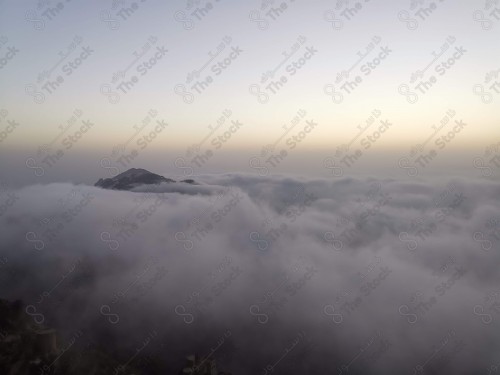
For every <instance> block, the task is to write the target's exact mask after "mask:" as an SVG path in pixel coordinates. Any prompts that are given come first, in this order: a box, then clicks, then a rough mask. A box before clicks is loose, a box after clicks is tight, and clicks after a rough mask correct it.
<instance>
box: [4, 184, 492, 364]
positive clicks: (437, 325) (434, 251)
mask: <svg viewBox="0 0 500 375" xmlns="http://www.w3.org/2000/svg"><path fill="white" fill-rule="evenodd" d="M499 198H500V185H499V184H498V183H495V182H490V181H486V180H476V181H473V180H465V179H452V180H443V181H432V182H431V181H417V180H414V181H399V180H394V179H387V180H383V179H353V178H343V179H336V180H326V179H314V180H313V179H303V178H298V177H284V176H275V177H258V176H255V175H249V174H226V175H213V176H206V177H205V178H204V179H203V181H202V183H201V184H200V185H188V184H177V183H176V184H164V185H158V186H143V187H140V188H136V189H135V190H134V192H127V191H109V190H103V189H99V188H95V187H91V186H85V185H72V184H49V185H34V186H29V187H24V188H22V189H18V190H4V191H2V192H1V195H0V205H1V208H2V210H1V211H0V214H1V215H0V238H1V240H0V260H1V262H0V265H1V267H0V296H1V297H2V298H7V299H11V300H14V299H21V300H23V302H24V303H25V305H26V312H27V313H28V315H29V316H31V317H32V318H33V320H34V322H35V323H40V324H41V325H45V326H53V327H57V328H58V329H59V330H60V331H61V332H63V334H62V337H61V342H62V343H64V340H65V337H64V332H66V333H67V334H68V335H69V334H70V333H71V332H73V331H76V330H79V331H81V332H83V333H84V337H87V338H91V339H92V342H95V343H97V345H99V346H102V347H103V348H104V349H105V350H106V351H107V352H108V354H109V355H110V356H114V358H115V359H116V361H118V362H120V363H124V364H125V363H127V362H128V363H129V364H133V365H135V366H142V362H144V361H142V362H141V358H143V357H144V356H146V353H148V355H149V356H150V357H154V358H156V360H158V361H163V362H164V363H165V366H167V367H166V368H179V366H181V364H182V362H183V358H184V356H185V355H187V354H190V353H197V354H198V355H200V356H202V358H207V360H208V359H212V358H213V359H216V360H217V364H218V366H219V367H220V368H224V369H227V370H229V371H232V373H233V374H269V373H271V372H276V373H283V374H285V373H286V374H312V373H321V374H328V373H336V374H340V373H346V372H347V371H349V372H353V373H359V374H387V373H425V372H427V373H429V374H434V373H439V374H444V373H449V374H471V373H483V372H486V371H487V369H488V368H489V367H490V366H493V365H498V364H500V355H499V353H500V339H499V336H498V332H500V330H499V328H500V323H499V322H500V272H499V268H498V265H499V264H500V199H499ZM152 331H154V332H155V335H154V337H155V338H154V339H151V341H150V342H148V344H147V345H144V346H145V347H144V348H143V349H141V350H138V349H137V347H139V348H141V343H142V342H144V337H147V336H148V334H150V332H152ZM146 346H147V347H146ZM159 348H161V349H159ZM134 354H137V355H136V356H135V357H134ZM129 360H130V361H129ZM146 372H147V371H146Z"/></svg>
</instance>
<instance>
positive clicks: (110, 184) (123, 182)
mask: <svg viewBox="0 0 500 375" xmlns="http://www.w3.org/2000/svg"><path fill="white" fill-rule="evenodd" d="M173 182H176V181H175V180H172V179H170V178H166V177H163V176H160V175H158V174H155V173H152V172H149V171H147V170H145V169H140V168H131V169H129V170H127V171H125V172H123V173H120V174H119V175H117V176H115V177H112V178H101V179H99V181H97V182H96V183H95V185H94V186H97V187H100V188H103V189H110V190H131V189H133V188H135V187H137V186H141V185H158V184H161V183H173ZM180 182H182V183H188V184H196V182H195V181H194V180H185V181H180Z"/></svg>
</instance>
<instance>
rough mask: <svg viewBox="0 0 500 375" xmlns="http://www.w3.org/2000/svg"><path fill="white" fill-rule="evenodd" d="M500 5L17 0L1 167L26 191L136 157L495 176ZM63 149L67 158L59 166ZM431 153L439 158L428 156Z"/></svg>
mask: <svg viewBox="0 0 500 375" xmlns="http://www.w3.org/2000/svg"><path fill="white" fill-rule="evenodd" d="M58 4H59V5H58ZM282 4H284V5H282ZM412 7H413V8H412ZM488 7H489V8H488ZM487 8H488V9H487ZM494 9H495V5H488V3H483V2H471V1H453V2H451V1H442V2H436V4H434V3H432V2H429V1H425V0H424V1H421V2H418V1H417V2H416V4H414V5H412V4H411V3H410V2H409V1H408V2H402V1H384V2H382V1H373V0H372V1H364V2H359V3H358V2H354V1H350V2H349V1H301V0H296V1H291V0H289V1H284V2H279V1H275V2H266V1H232V2H229V1H223V0H221V1H212V2H210V1H208V2H204V1H198V2H195V1H193V2H191V1H189V2H188V1H178V2H175V4H174V3H173V2H160V1H155V0H145V1H137V2H136V3H134V2H131V1H85V2H83V1H75V0H72V1H71V0H70V1H63V2H60V3H59V2H56V1H39V2H36V1H8V0H4V1H2V2H0V37H1V48H0V57H3V59H4V60H1V64H0V65H1V69H0V110H1V111H2V112H1V115H2V118H1V122H0V132H2V131H3V133H0V139H1V143H0V157H1V159H0V171H1V172H2V175H5V176H6V177H5V180H6V181H5V182H6V183H8V184H12V185H20V184H21V185H22V184H28V183H33V182H52V181H72V182H86V183H89V182H93V181H94V180H95V179H96V178H97V177H104V176H106V175H111V174H113V173H115V172H116V171H117V170H120V171H123V170H126V169H127V168H129V167H132V166H133V167H145V168H149V169H153V170H154V171H155V172H161V173H164V174H168V175H169V176H174V177H175V176H178V177H181V176H187V175H188V174H189V175H193V176H194V175H197V174H204V173H220V172H232V171H249V172H254V173H256V174H259V173H268V174H279V173H285V174H286V173H292V174H298V175H315V176H318V177H328V176H333V177H335V176H334V175H335V174H340V173H342V175H350V174H377V175H380V174H383V175H395V176H398V177H404V176H406V177H414V176H411V175H410V174H412V173H413V172H414V169H411V168H412V167H413V168H417V169H418V172H417V173H418V176H423V175H442V174H450V175H470V176H473V177H492V178H496V177H498V172H499V171H498V166H497V165H496V164H495V163H494V162H491V161H490V160H491V155H490V154H488V155H485V153H486V149H487V148H488V147H491V146H492V145H495V144H497V142H498V137H499V135H500V127H499V123H498V120H499V113H498V110H497V109H496V108H497V103H498V101H499V100H500V97H499V95H500V93H499V91H500V88H498V87H497V86H495V85H496V83H495V82H497V81H500V78H498V70H499V69H500V67H499V66H498V64H499V63H498V62H499V61H500V50H499V49H498V48H495V46H496V45H497V44H498V37H499V35H500V31H499V30H500V21H498V20H496V13H495V10H494ZM478 12H479V13H478ZM481 14H482V15H483V16H482V17H479V16H480V15H481ZM481 19H482V21H481ZM478 20H479V21H478ZM419 72H420V73H421V74H419ZM488 75H489V77H490V79H489V82H488V83H486V82H485V80H486V79H487V76H488ZM113 77H114V79H113ZM412 77H413V78H415V79H414V80H412ZM58 79H59V80H60V82H59V83H57V80H58ZM478 85H479V86H478ZM499 85H500V84H499ZM75 113H76V114H79V115H78V116H75ZM374 113H375V114H376V115H375V116H374ZM450 113H451V114H453V116H451V115H450ZM152 114H154V115H152ZM72 117H76V118H73V120H71V119H72ZM370 117H372V119H371V120H370ZM373 117H375V118H373ZM221 118H222V119H223V121H219V119H221ZM442 120H443V121H444V122H445V124H444V125H443V127H441V128H439V127H440V125H441V124H442V123H441V121H442ZM9 121H10V123H9ZM143 121H145V123H144V122H143ZM158 121H159V122H158ZM218 121H219V123H218ZM457 121H458V122H457ZM460 121H462V122H460ZM12 122H13V123H14V124H16V125H15V126H14V127H12V125H11V124H12ZM221 122H222V123H221ZM308 122H309V124H310V123H311V122H312V123H313V124H315V125H314V126H313V127H312V128H311V127H310V125H309V126H308ZM367 122H368V124H369V125H370V126H369V127H368V128H367V129H364V128H365V127H366V126H367ZM159 123H161V124H163V126H160V127H159V128H157V126H158V124H159ZM384 123H385V124H386V125H384ZM85 124H87V125H85ZM235 124H240V125H235ZM457 124H462V125H457ZM464 124H465V125H464ZM143 125H145V126H144V127H143ZM82 127H83V128H82ZM66 128H67V129H66ZM437 128H439V129H438V130H439V131H438V132H436V133H435V130H436V129H437ZM65 129H66V130H65ZM82 129H87V131H86V132H85V133H83V130H82ZM155 129H156V130H155ZM307 129H309V130H310V131H309V132H307V131H306V130H307ZM363 129H364V131H363V132H362V133H361V131H362V130H363ZM139 130H140V131H139ZM138 131H139V132H138ZM360 133H361V134H360ZM74 134H76V135H77V136H80V135H81V137H77V138H78V139H77V141H68V140H65V139H66V137H68V136H71V135H74ZM144 136H146V138H147V139H146V140H144V138H143V137H144ZM153 136H154V139H151V138H152V137H153ZM294 136H295V137H298V138H299V140H300V142H296V141H294V140H289V138H290V137H294ZM218 137H222V139H223V140H222V141H220V138H218ZM368 137H371V138H368ZM440 137H445V139H444V140H443V139H442V140H441V141H439V140H438V138H440ZM141 138H143V141H142V143H137V142H140V141H139V139H141ZM217 138H218V139H219V141H217V140H216V139H217ZM296 139H297V138H295V140H296ZM426 140H428V141H427V143H426V144H425V145H424V147H423V148H418V145H422V144H423V143H424V142H425V141H426ZM127 142H128V143H127ZM436 142H438V143H439V144H437V143H436ZM47 145H49V146H51V155H55V154H57V152H58V151H59V150H62V151H63V154H64V155H63V156H61V157H59V158H58V159H57V162H53V160H54V158H53V157H50V160H47V159H46V158H45V157H46V156H49V155H48V153H47V152H48V151H47V150H48V148H47ZM120 145H121V147H120ZM269 145H274V149H272V150H271V151H270V150H269V147H268V148H267V153H266V152H265V151H263V149H264V148H265V147H266V146H269ZM346 146H348V148H346ZM193 147H194V148H193ZM415 147H417V149H418V150H419V153H417V154H415V153H413V154H411V150H412V149H414V148H415ZM40 148H41V149H42V152H41V153H39V152H38V151H39V150H40ZM113 150H115V153H114V154H113ZM116 150H118V152H116ZM134 150H135V152H136V153H137V155H136V156H135V157H134V158H132V157H131V156H130V155H132V154H134ZM189 150H191V152H189ZM433 150H434V151H435V152H436V153H437V156H435V157H433V159H432V161H431V162H429V163H427V161H423V159H419V160H417V159H418V157H419V156H422V155H423V156H426V155H428V154H429V153H432V152H433ZM359 151H360V152H361V153H362V155H361V156H360V155H359ZM282 152H285V153H287V155H286V157H285V158H283V155H281V154H280V153H282ZM495 152H496V154H495V155H498V151H495ZM197 153H198V154H199V156H200V155H201V156H200V157H201V158H202V159H203V163H201V162H200V159H199V158H198V159H196V155H197ZM207 153H208V154H207ZM410 154H411V155H410ZM424 154H425V155H424ZM203 155H204V156H203ZM280 155H281V157H280ZM120 156H122V157H125V156H127V161H126V162H123V160H124V159H123V158H122V159H120ZM346 156H347V159H346ZM488 156H489V157H490V158H489V159H488ZM269 158H271V159H269ZM353 158H355V159H353ZM477 158H480V159H481V161H479V160H477ZM278 159H280V160H279V163H278V162H277V160H278ZM51 160H52V161H51ZM120 160H121V161H120ZM333 167H335V168H337V167H341V168H343V169H342V171H340V170H337V169H334V168H333ZM37 168H43V172H42V169H37ZM110 168H114V169H113V170H111V169H110ZM265 168H267V169H265ZM481 168H483V169H481ZM484 168H490V169H484ZM413 174H414V173H413ZM486 174H489V176H485V175H486ZM38 175H40V176H38Z"/></svg>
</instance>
